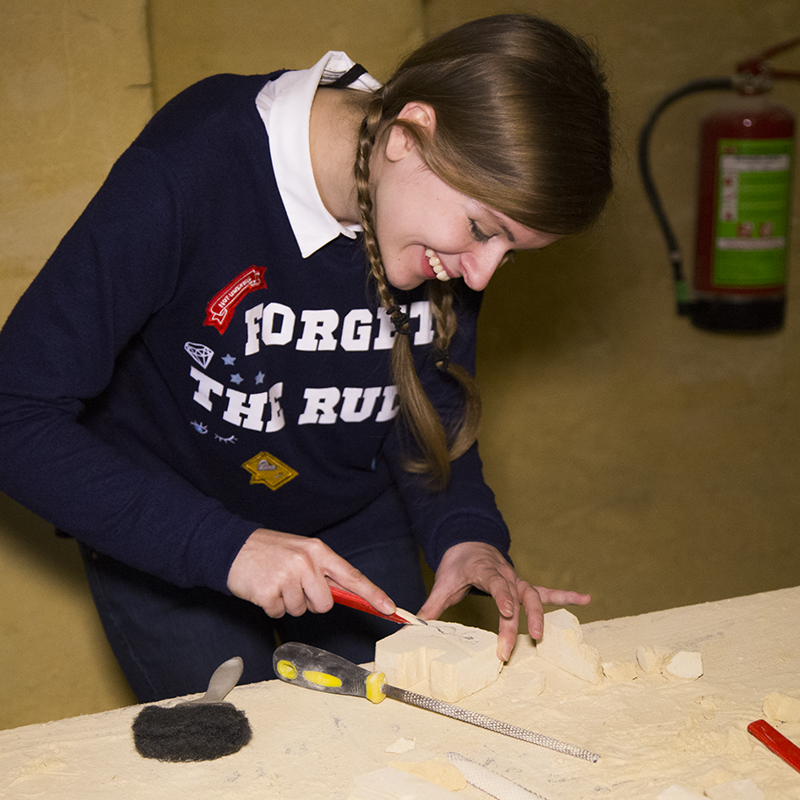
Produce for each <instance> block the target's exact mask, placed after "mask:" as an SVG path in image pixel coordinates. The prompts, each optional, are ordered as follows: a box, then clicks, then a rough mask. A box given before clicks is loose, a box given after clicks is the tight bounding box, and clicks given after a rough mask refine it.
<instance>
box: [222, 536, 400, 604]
mask: <svg viewBox="0 0 800 800" xmlns="http://www.w3.org/2000/svg"><path fill="white" fill-rule="evenodd" d="M330 584H335V585H337V586H339V587H340V588H342V589H347V590H348V591H350V592H354V593H355V594H357V595H359V596H360V597H363V598H364V599H365V600H367V601H368V602H370V603H371V604H372V605H373V606H375V608H377V609H378V610H379V611H382V612H383V613H385V614H393V613H394V611H395V604H394V603H393V602H392V600H391V598H390V597H389V596H388V595H387V594H386V593H385V592H383V591H382V590H381V589H380V588H378V587H377V586H376V585H375V584H374V583H372V581H370V580H369V579H368V578H366V577H365V576H364V575H363V574H362V573H361V572H360V571H359V570H357V569H356V568H355V567H354V566H353V565H352V564H350V563H349V562H347V561H345V559H343V558H341V557H340V556H338V555H336V553H334V552H333V550H331V548H330V547H328V545H326V544H325V543H324V542H322V541H320V540H319V539H311V538H308V537H305V536H296V535H295V534H292V533H281V532H280V531H272V530H268V529H267V528H258V530H255V531H253V533H251V534H250V536H249V537H248V539H247V541H246V542H245V543H244V545H242V548H241V550H239V552H238V554H237V555H236V558H235V559H234V560H233V564H231V568H230V571H229V572H228V589H230V591H231V593H232V594H234V595H236V597H241V598H242V599H243V600H249V601H250V602H251V603H255V604H256V605H257V606H261V608H263V609H264V611H265V612H266V613H267V614H268V615H269V616H270V617H273V618H274V619H279V618H280V617H282V616H284V614H289V615H290V616H292V617H299V616H300V615H301V614H304V613H305V612H306V611H311V612H313V613H315V614H322V613H324V612H326V611H330V610H331V608H332V606H333V599H332V597H331V592H330Z"/></svg>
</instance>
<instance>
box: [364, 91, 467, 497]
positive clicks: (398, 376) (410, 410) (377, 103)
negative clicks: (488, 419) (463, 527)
mask: <svg viewBox="0 0 800 800" xmlns="http://www.w3.org/2000/svg"><path fill="white" fill-rule="evenodd" d="M384 92H385V89H384V90H383V91H382V92H379V93H377V94H376V95H375V96H374V97H373V98H372V100H371V101H370V103H369V106H368V107H367V112H366V114H365V116H364V119H363V121H362V123H361V127H360V129H359V136H358V148H357V155H356V163H355V168H354V172H355V177H356V189H357V196H358V206H359V211H360V214H361V227H362V229H363V232H364V247H365V249H366V252H367V257H368V259H369V265H370V275H371V277H372V278H373V279H374V281H375V285H376V288H377V291H378V297H379V299H380V303H381V306H382V307H383V309H384V311H386V313H387V314H388V315H389V317H390V319H391V320H392V322H394V323H395V327H396V329H397V334H396V335H395V340H394V343H393V345H392V375H393V378H394V381H395V383H396V384H397V388H398V396H399V400H400V413H401V417H402V419H403V422H404V423H405V425H406V426H407V427H408V429H409V430H410V431H411V433H412V435H413V437H414V440H415V441H416V443H417V446H418V447H419V449H420V451H421V455H422V457H421V458H420V459H409V460H408V461H407V463H406V465H405V466H406V469H408V470H409V471H411V472H419V473H429V474H430V477H431V481H432V483H433V484H434V486H436V487H437V488H444V486H445V485H446V484H447V481H448V480H449V477H450V460H451V458H453V457H455V455H453V454H451V453H450V449H449V446H448V441H447V435H446V433H445V430H444V427H443V425H442V422H441V420H440V418H439V415H438V414H437V412H436V409H434V407H433V406H432V405H431V402H430V400H429V399H428V396H427V395H426V393H425V390H424V389H423V387H422V384H421V383H420V380H419V376H418V375H417V371H416V367H415V366H414V359H413V356H412V354H411V346H410V343H409V340H408V318H407V317H406V316H405V315H404V314H403V313H402V311H401V309H400V307H399V306H398V305H397V303H396V302H395V298H394V295H393V294H392V291H391V288H390V286H389V282H388V280H387V279H386V271H385V269H384V266H383V261H382V259H381V254H380V247H379V245H378V239H377V236H376V233H375V226H374V222H373V217H372V197H371V194H370V187H369V180H370V165H369V162H370V158H371V156H372V151H373V148H374V145H375V140H376V138H377V137H378V135H379V133H380V131H381V128H382V127H385V126H383V124H382V123H383V94H384ZM447 294H448V295H450V292H449V291H448V292H447ZM431 305H432V308H433V312H432V313H433V316H434V319H435V321H436V329H437V335H436V340H435V352H436V353H437V355H439V356H440V359H439V363H440V364H444V368H445V371H448V361H449V359H448V358H447V348H448V346H449V342H450V339H451V338H452V336H453V334H454V333H455V327H456V320H455V313H454V312H453V310H452V298H451V297H450V302H449V304H448V308H449V312H445V313H443V312H442V311H441V310H440V309H439V307H438V305H437V303H436V301H435V300H434V299H432V301H431ZM445 319H447V320H448V321H447V324H446V325H445V326H444V329H445V330H446V331H447V332H446V333H445V334H444V336H442V332H441V331H442V323H443V321H444V320H445ZM451 369H452V368H451ZM459 369H460V368H459ZM464 372H465V373H466V371H465V370H464ZM457 380H459V381H460V378H457ZM462 430H463V426H462ZM473 441H474V437H473ZM460 449H461V448H460ZM463 449H466V448H463ZM463 449H462V450H461V451H462V452H463ZM459 454H460V453H459Z"/></svg>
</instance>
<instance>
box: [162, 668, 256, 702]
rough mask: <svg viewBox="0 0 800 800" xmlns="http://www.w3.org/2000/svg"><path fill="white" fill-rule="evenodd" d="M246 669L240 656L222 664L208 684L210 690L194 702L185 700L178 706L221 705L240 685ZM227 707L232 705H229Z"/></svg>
mask: <svg viewBox="0 0 800 800" xmlns="http://www.w3.org/2000/svg"><path fill="white" fill-rule="evenodd" d="M243 669H244V661H242V659H241V658H240V657H239V656H234V657H233V658H229V659H228V660H227V661H226V662H225V663H224V664H220V665H219V666H218V667H217V668H216V669H215V670H214V674H213V675H212V676H211V679H210V680H209V682H208V689H206V693H205V694H204V695H203V696H202V697H197V698H195V699H194V700H183V701H181V702H180V703H177V704H176V705H179V706H195V705H200V704H201V703H221V702H222V701H223V700H225V698H226V697H227V696H228V693H229V692H230V691H231V689H233V687H234V686H236V684H237V683H239V678H241V677H242V670H243ZM227 705H231V704H230V703H227Z"/></svg>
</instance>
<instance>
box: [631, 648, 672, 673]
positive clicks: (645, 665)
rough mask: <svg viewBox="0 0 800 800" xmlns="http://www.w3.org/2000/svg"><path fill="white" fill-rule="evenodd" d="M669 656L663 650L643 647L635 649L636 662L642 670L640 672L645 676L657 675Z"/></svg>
mask: <svg viewBox="0 0 800 800" xmlns="http://www.w3.org/2000/svg"><path fill="white" fill-rule="evenodd" d="M669 655H670V654H669V653H667V652H665V651H663V650H658V649H655V648H653V647H645V646H644V645H639V647H637V648H636V661H637V662H638V664H639V666H640V667H641V668H642V672H644V673H646V674H647V675H659V674H660V673H661V669H662V668H663V666H664V662H665V661H666V660H667V658H668V657H669Z"/></svg>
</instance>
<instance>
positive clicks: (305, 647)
mask: <svg viewBox="0 0 800 800" xmlns="http://www.w3.org/2000/svg"><path fill="white" fill-rule="evenodd" d="M272 668H273V669H274V670H275V674H276V675H277V676H278V677H279V678H280V679H281V680H282V681H285V682H286V683H293V684H295V685H297V686H302V687H303V688H304V689H314V690H315V691H318V692H329V693H332V694H348V695H352V696H354V697H366V698H367V699H368V700H370V701H371V702H373V703H380V702H381V701H382V700H383V699H384V698H385V697H386V695H384V693H383V691H382V690H381V687H382V686H383V684H385V683H386V676H385V675H384V674H383V673H382V672H369V671H368V670H366V669H363V668H362V667H359V666H358V665H356V664H353V662H352V661H348V660H347V659H346V658H341V657H340V656H337V655H335V654H334V653H329V652H328V651H327V650H321V649H320V648H318V647H313V646H312V645H310V644H302V643H301V642H287V643H286V644H282V645H281V646H280V647H278V648H277V649H276V650H275V653H274V654H273V656H272Z"/></svg>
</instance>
